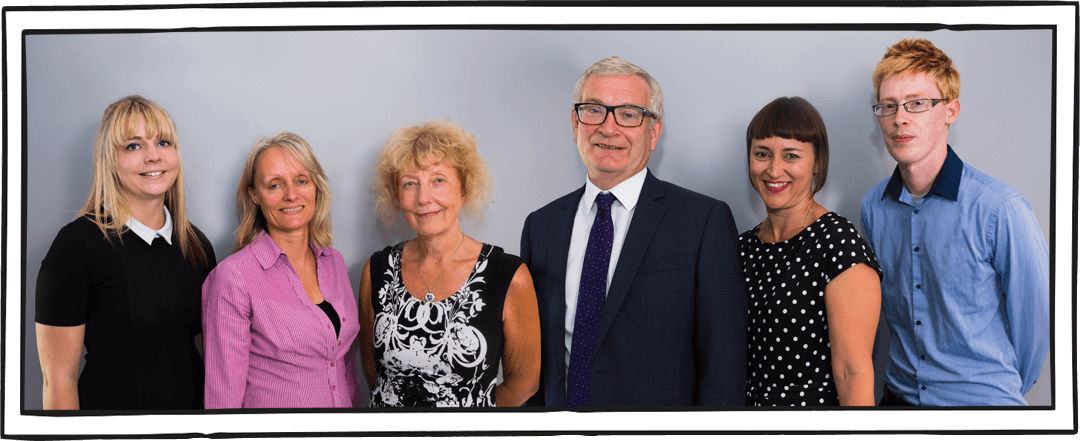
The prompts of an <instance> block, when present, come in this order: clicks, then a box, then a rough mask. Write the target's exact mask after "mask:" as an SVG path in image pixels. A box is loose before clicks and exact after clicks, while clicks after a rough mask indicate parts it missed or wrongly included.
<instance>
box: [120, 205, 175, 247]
mask: <svg viewBox="0 0 1080 441" xmlns="http://www.w3.org/2000/svg"><path fill="white" fill-rule="evenodd" d="M124 225H126V226H127V227H128V228H130V229H131V232H133V233H135V235H136V236H139V238H140V239H142V240H144V241H146V243H147V245H153V244H154V238H155V237H158V236H161V238H162V239H165V242H166V243H168V244H169V245H172V227H173V225H172V215H171V214H169V208H168V207H165V225H162V226H161V229H158V230H155V229H153V228H150V227H148V226H146V225H143V223H142V222H139V221H137V220H135V217H134V216H131V217H129V218H128V221H127V222H125V223H124Z"/></svg>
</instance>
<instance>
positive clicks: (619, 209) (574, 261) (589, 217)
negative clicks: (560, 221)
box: [565, 168, 646, 369]
mask: <svg viewBox="0 0 1080 441" xmlns="http://www.w3.org/2000/svg"><path fill="white" fill-rule="evenodd" d="M645 175H646V169H644V168H643V169H641V171H639V172H637V174H635V175H633V176H631V177H629V178H627V179H626V180H625V181H622V182H620V183H619V185H616V186H615V187H613V188H612V189H611V190H610V191H607V192H604V193H611V194H613V195H615V202H613V203H612V204H611V222H612V224H613V231H612V233H613V235H612V241H611V260H610V261H609V262H608V276H607V287H605V290H604V293H605V296H606V295H607V288H610V287H611V276H612V275H613V274H615V266H616V265H618V263H619V254H621V253H622V245H623V241H625V240H626V231H627V230H629V229H630V220H631V219H632V218H633V217H634V208H635V207H636V206H637V202H638V196H640V195H641V187H642V186H643V185H645ZM600 193H601V190H600V188H599V187H597V186H596V185H595V184H593V183H592V181H590V180H589V178H588V177H586V178H585V194H583V195H582V196H581V201H579V202H578V208H577V214H575V215H574V230H573V232H572V233H571V236H570V251H569V252H568V253H567V256H566V337H565V343H566V366H567V369H569V366H570V344H571V343H572V342H573V337H574V318H575V315H576V313H577V299H578V288H579V287H580V285H581V267H582V265H584V263H585V248H586V247H588V245H589V232H590V231H592V225H593V221H594V220H596V210H597V208H596V195H598V194H600Z"/></svg>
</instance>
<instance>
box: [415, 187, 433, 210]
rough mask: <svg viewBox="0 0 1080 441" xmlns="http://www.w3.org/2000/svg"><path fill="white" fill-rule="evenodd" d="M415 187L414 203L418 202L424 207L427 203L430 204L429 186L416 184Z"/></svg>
mask: <svg viewBox="0 0 1080 441" xmlns="http://www.w3.org/2000/svg"><path fill="white" fill-rule="evenodd" d="M416 187H417V189H416V201H417V202H419V203H420V205H424V204H427V203H428V202H431V186H429V185H427V184H424V183H420V184H417V186H416Z"/></svg>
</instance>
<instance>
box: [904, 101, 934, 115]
mask: <svg viewBox="0 0 1080 441" xmlns="http://www.w3.org/2000/svg"><path fill="white" fill-rule="evenodd" d="M933 106H934V102H933V101H931V100H911V101H908V102H906V103H904V110H907V111H908V112H911V113H919V112H925V111H927V110H930V108H931V107H933Z"/></svg>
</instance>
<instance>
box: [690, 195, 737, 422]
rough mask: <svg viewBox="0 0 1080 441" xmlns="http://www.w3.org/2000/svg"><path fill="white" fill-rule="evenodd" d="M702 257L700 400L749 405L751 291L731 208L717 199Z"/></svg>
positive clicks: (697, 346)
mask: <svg viewBox="0 0 1080 441" xmlns="http://www.w3.org/2000/svg"><path fill="white" fill-rule="evenodd" d="M701 241H702V242H701V247H700V248H699V251H698V253H699V255H698V258H697V262H698V267H697V271H696V273H697V292H696V293H695V298H696V300H695V301H696V308H695V325H694V326H695V342H694V346H695V348H694V350H695V351H696V357H695V358H696V360H697V363H699V365H698V369H697V370H696V371H697V372H698V375H699V377H698V379H697V384H698V395H697V398H696V400H695V401H697V403H696V404H699V405H704V406H742V405H745V403H746V315H747V306H746V289H745V287H744V285H743V277H742V264H741V263H739V255H738V231H737V230H736V227H735V219H734V218H733V217H732V216H731V209H729V208H728V206H727V204H726V203H724V202H720V201H717V203H716V204H715V205H714V207H713V210H712V211H711V213H710V214H709V218H708V220H707V221H706V224H705V231H704V234H703V236H702V238H701Z"/></svg>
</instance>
